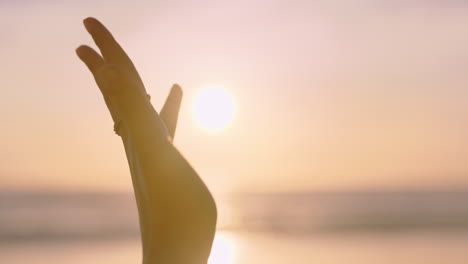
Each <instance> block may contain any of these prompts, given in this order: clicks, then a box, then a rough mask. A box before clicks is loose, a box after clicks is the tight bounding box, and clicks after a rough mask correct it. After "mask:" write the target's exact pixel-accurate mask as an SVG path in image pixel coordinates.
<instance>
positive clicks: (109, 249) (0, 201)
mask: <svg viewBox="0 0 468 264" xmlns="http://www.w3.org/2000/svg"><path fill="white" fill-rule="evenodd" d="M216 200H217V204H218V208H219V225H218V232H217V235H216V239H215V243H214V246H213V250H212V255H211V258H210V264H215V263H216V264H241V263H242V264H250V263H252V264H253V263H269V264H276V263H282V264H284V263H288V264H294V263H321V264H323V263H329V264H335V263H360V264H361V263H363V264H366V263H384V264H385V263H412V264H419V263H421V264H422V263H424V264H432V263H454V264H458V263H460V264H461V263H463V264H465V263H468V206H467V205H468V192H465V191H457V192H447V191H420V192H415V191H411V192H410V191H392V192H390V191H386V192H376V191H374V192H371V191H364V192H301V193H242V194H235V195H229V196H220V197H216ZM137 221H138V219H137V210H136V206H135V202H134V199H133V196H132V195H131V194H127V193H65V192H18V191H15V192H13V191H3V192H0V263H2V264H3V263H35V264H41V263H48V264H49V263H67V264H84V263H99V264H103V263H112V264H124V263H140V262H141V248H140V241H139V230H138V222H137Z"/></svg>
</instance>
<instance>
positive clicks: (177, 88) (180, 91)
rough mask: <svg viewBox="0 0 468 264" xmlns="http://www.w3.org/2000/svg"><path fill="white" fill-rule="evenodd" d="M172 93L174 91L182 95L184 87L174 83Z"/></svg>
mask: <svg viewBox="0 0 468 264" xmlns="http://www.w3.org/2000/svg"><path fill="white" fill-rule="evenodd" d="M171 93H174V94H175V95H177V96H182V95H183V91H182V87H180V85H179V84H177V83H174V84H173V85H172V88H171Z"/></svg>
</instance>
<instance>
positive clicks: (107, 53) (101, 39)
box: [83, 17, 136, 72]
mask: <svg viewBox="0 0 468 264" xmlns="http://www.w3.org/2000/svg"><path fill="white" fill-rule="evenodd" d="M83 24H84V26H85V28H86V30H87V31H88V32H89V34H91V37H92V38H93V40H94V42H95V43H96V45H97V46H98V48H99V50H100V51H101V53H102V56H103V57H104V59H105V60H106V61H107V62H109V63H112V64H119V65H122V66H126V67H128V69H129V70H131V71H134V72H136V69H135V66H134V65H133V63H132V61H131V60H130V58H129V57H128V55H127V54H126V53H125V51H124V50H123V49H122V47H121V46H120V45H119V43H117V41H116V40H115V39H114V37H113V36H112V34H111V33H110V32H109V30H108V29H107V28H106V27H105V26H104V25H103V24H102V23H101V22H99V21H98V20H97V19H95V18H92V17H89V18H86V19H85V20H84V21H83Z"/></svg>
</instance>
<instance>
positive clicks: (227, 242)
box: [208, 232, 236, 264]
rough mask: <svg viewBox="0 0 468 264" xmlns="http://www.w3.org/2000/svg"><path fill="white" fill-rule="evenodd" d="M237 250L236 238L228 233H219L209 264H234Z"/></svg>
mask: <svg viewBox="0 0 468 264" xmlns="http://www.w3.org/2000/svg"><path fill="white" fill-rule="evenodd" d="M235 250H236V248H235V239H234V236H233V235H232V234H230V233H227V232H218V233H217V234H216V237H215V240H214V243H213V248H212V249H211V255H210V259H209V261H208V264H233V263H234V254H235Z"/></svg>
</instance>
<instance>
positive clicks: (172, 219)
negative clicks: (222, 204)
mask: <svg viewBox="0 0 468 264" xmlns="http://www.w3.org/2000/svg"><path fill="white" fill-rule="evenodd" d="M84 25H85V27H86V30H87V31H88V32H89V33H90V34H91V36H92V37H93V39H94V42H95V43H96V45H97V46H98V48H99V50H100V51H101V53H102V56H101V55H100V54H99V53H97V52H96V51H94V50H93V49H92V48H90V47H88V46H80V47H79V48H78V49H77V50H76V51H77V54H78V56H79V58H80V59H81V60H82V61H83V62H84V63H85V64H86V66H87V67H88V69H89V70H90V71H91V73H92V74H93V76H94V78H95V80H96V83H97V85H98V87H99V89H100V90H101V93H102V95H103V97H104V100H105V102H106V105H107V107H108V109H109V112H110V114H111V116H112V119H113V120H114V123H115V124H116V126H115V130H116V133H118V134H119V135H120V136H121V137H122V141H123V143H124V147H125V151H126V155H127V159H128V162H129V167H130V172H131V174H132V181H133V186H134V190H135V196H136V200H137V205H138V211H139V218H140V229H141V235H142V243H143V263H171V264H172V263H174V264H176V263H177V264H178V263H180V264H188V263H193V264H198V263H200V264H201V263H206V262H207V259H208V256H209V253H210V250H211V244H212V242H213V237H214V232H215V227H216V206H215V203H214V200H213V198H212V196H211V194H210V193H209V191H208V189H207V188H206V186H205V185H204V184H203V182H202V181H201V179H200V178H199V177H198V175H197V174H196V172H195V171H194V170H193V169H192V167H191V166H190V165H189V164H188V162H187V161H186V160H185V159H184V158H183V157H182V155H181V154H180V153H179V152H178V151H177V150H176V149H175V147H174V146H173V145H172V144H171V142H172V139H173V138H174V133H175V130H176V124H177V116H178V112H179V107H180V102H181V100H182V90H181V88H180V87H179V86H178V85H174V86H173V87H172V89H171V92H170V94H169V96H168V99H167V101H166V103H165V105H164V106H163V108H162V110H161V114H160V115H158V114H157V112H156V111H155V110H154V108H153V106H152V105H151V103H150V100H149V96H148V95H147V93H146V90H145V87H144V85H143V82H142V81H141V78H140V76H139V74H138V72H137V70H136V68H135V66H134V65H133V63H132V61H131V60H130V58H129V57H128V56H127V54H126V53H125V52H124V50H123V49H122V48H121V47H120V45H119V44H118V43H117V42H116V41H115V39H114V38H113V36H112V35H111V33H110V32H109V31H108V30H107V29H106V28H105V27H104V26H103V25H102V24H101V23H100V22H99V21H98V20H96V19H94V18H87V19H85V20H84Z"/></svg>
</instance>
